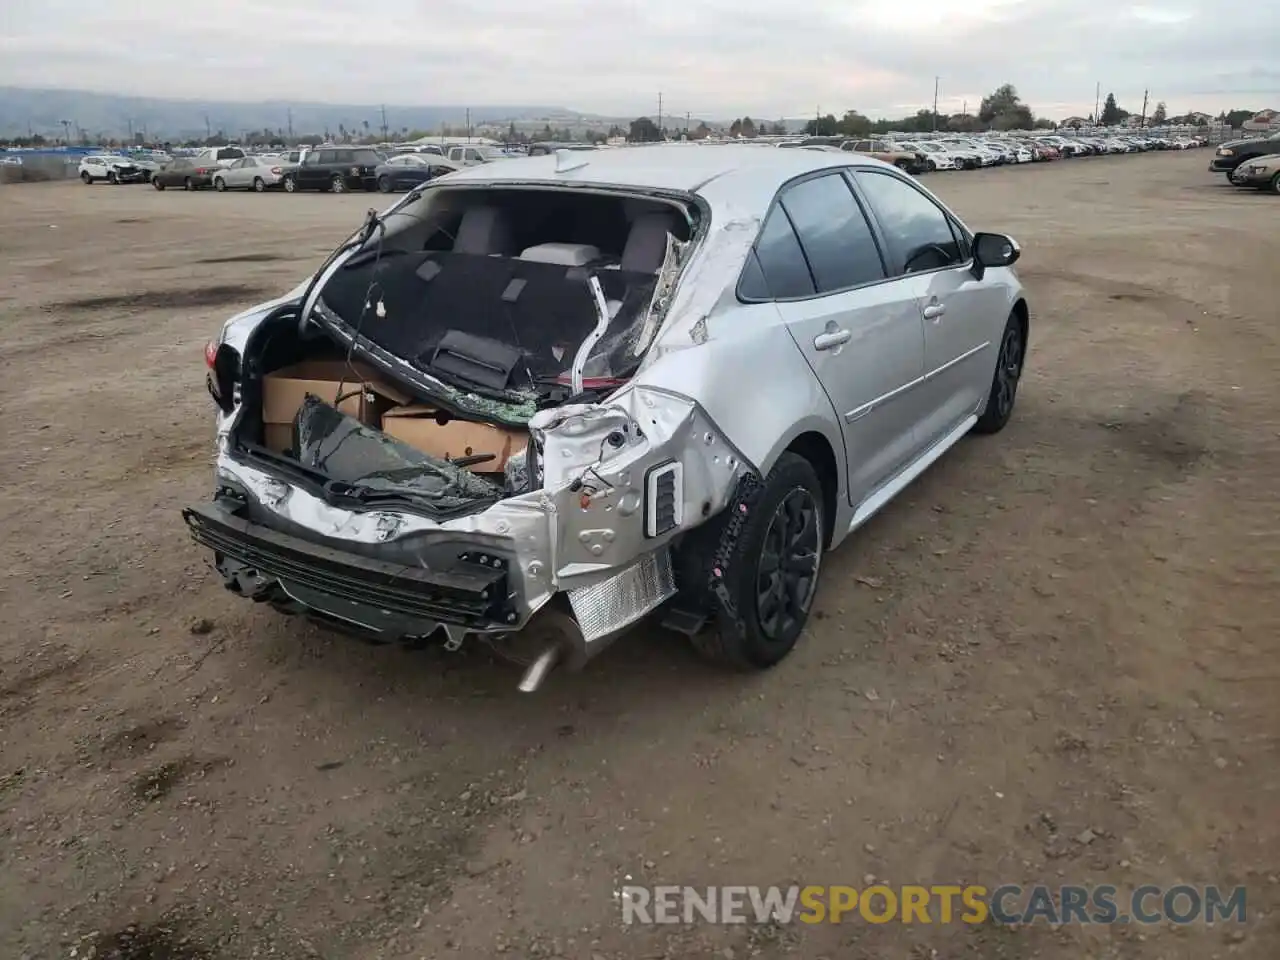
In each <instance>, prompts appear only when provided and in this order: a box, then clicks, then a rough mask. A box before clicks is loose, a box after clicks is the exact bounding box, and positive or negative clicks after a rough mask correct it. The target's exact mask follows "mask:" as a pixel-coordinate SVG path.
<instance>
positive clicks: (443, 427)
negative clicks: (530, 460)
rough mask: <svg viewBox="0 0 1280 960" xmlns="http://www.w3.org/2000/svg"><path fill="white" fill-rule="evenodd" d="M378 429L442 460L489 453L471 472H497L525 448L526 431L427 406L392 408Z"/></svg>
mask: <svg viewBox="0 0 1280 960" xmlns="http://www.w3.org/2000/svg"><path fill="white" fill-rule="evenodd" d="M382 432H383V433H385V434H386V435H387V436H389V437H395V438H396V439H397V440H402V441H403V442H405V443H407V444H409V446H411V447H414V448H415V449H417V450H421V451H422V452H423V453H427V454H430V455H431V456H433V457H439V458H441V459H442V460H458V459H461V458H462V457H473V456H478V455H480V454H486V453H489V454H493V459H492V460H486V461H485V462H484V463H477V464H474V465H473V466H472V467H471V468H470V469H471V470H472V472H474V473H500V472H502V470H503V469H504V468H505V467H506V465H507V461H508V460H510V459H511V456H512V455H513V454H516V453H519V452H520V451H521V450H523V449H525V447H526V446H528V443H529V434H528V433H527V432H526V431H523V430H512V429H509V428H506V427H496V426H494V425H493V424H489V423H476V422H474V421H471V420H458V419H453V418H450V417H449V415H448V414H447V413H444V412H443V411H440V410H437V409H435V408H434V407H429V406H420V405H413V406H405V407H392V408H391V409H390V410H387V411H385V412H384V413H383V415H382Z"/></svg>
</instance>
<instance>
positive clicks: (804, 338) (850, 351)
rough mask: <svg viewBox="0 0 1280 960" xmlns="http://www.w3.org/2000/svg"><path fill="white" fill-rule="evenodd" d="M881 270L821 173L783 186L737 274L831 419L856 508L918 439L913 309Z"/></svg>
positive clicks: (857, 219)
mask: <svg viewBox="0 0 1280 960" xmlns="http://www.w3.org/2000/svg"><path fill="white" fill-rule="evenodd" d="M886 276H887V274H886V269H885V263H884V259H883V257H882V255H881V251H880V249H879V247H878V245H877V243H876V240H875V237H874V236H873V234H872V231H871V228H870V226H869V224H868V222H867V219H866V217H865V215H864V213H863V211H862V209H861V207H860V205H859V203H858V201H857V199H856V198H855V197H854V194H853V191H852V190H851V189H850V185H849V181H848V180H847V179H846V177H845V175H844V174H843V173H841V172H840V171H828V172H824V173H822V174H820V175H818V176H815V177H810V178H808V179H804V180H800V181H798V182H794V183H792V184H789V185H788V186H787V187H785V188H784V189H783V190H782V192H781V193H780V194H779V199H778V201H777V202H776V203H775V205H774V207H773V210H772V212H771V213H770V214H769V216H768V218H767V219H766V221H765V225H764V228H763V229H762V230H761V233H760V239H759V240H758V241H757V244H756V251H755V259H754V261H752V262H750V263H749V264H748V271H747V274H746V276H745V279H744V289H749V288H750V287H752V286H753V285H754V286H755V287H756V288H757V289H758V290H759V291H760V293H762V294H763V296H761V297H760V298H761V299H763V298H768V299H772V300H774V302H775V303H776V305H777V308H778V311H779V313H780V314H781V315H782V318H783V320H784V321H785V322H786V324H787V328H788V330H789V331H790V333H791V336H792V338H793V339H794V340H795V342H796V345H797V346H798V347H799V348H800V350H801V352H802V353H803V354H804V356H805V359H806V360H807V361H808V363H809V366H810V367H811V369H812V370H813V372H814V375H815V376H816V377H817V379H818V381H819V382H820V383H821V384H822V387H823V389H824V390H825V391H826V394H827V396H828V397H829V398H830V400H831V403H832V405H833V406H834V407H835V409H836V412H837V414H838V415H839V417H840V421H841V429H842V432H843V435H844V441H845V456H846V460H847V472H848V488H849V500H850V503H852V504H855V505H856V504H858V503H859V502H861V501H862V500H864V499H865V498H866V497H867V496H868V495H869V494H870V493H872V492H873V491H874V490H875V489H876V488H877V487H878V486H880V485H881V484H883V483H884V482H885V481H886V480H888V479H889V478H891V477H892V476H893V474H894V473H896V472H897V470H898V469H899V468H900V467H902V466H903V465H904V464H905V463H906V462H908V461H909V460H910V459H911V458H912V456H913V453H914V451H915V449H916V444H917V440H916V429H915V428H916V420H917V419H918V415H919V412H918V408H917V407H916V405H915V401H914V398H913V397H912V396H911V394H912V392H913V389H914V387H915V385H917V384H918V382H919V381H920V378H921V374H922V370H923V364H924V344H923V333H922V329H921V320H920V309H919V306H918V304H917V302H916V299H915V297H913V296H911V295H910V294H909V293H907V294H905V295H904V293H903V291H902V290H901V289H900V288H899V286H898V284H896V283H894V282H891V281H887V280H886ZM751 298H752V299H754V298H755V296H754V295H753V296H752V297H751Z"/></svg>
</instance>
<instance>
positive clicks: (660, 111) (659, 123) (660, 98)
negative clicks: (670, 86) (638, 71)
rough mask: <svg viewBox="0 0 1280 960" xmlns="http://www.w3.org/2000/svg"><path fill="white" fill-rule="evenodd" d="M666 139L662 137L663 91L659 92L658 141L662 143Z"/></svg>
mask: <svg viewBox="0 0 1280 960" xmlns="http://www.w3.org/2000/svg"><path fill="white" fill-rule="evenodd" d="M665 139H666V138H665V137H664V136H663V135H662V91H661V90H659V91H658V140H659V141H662V140H665Z"/></svg>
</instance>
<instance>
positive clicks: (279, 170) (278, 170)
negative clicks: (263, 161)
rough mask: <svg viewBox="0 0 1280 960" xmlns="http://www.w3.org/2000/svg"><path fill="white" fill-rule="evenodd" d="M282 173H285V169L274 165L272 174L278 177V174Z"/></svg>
mask: <svg viewBox="0 0 1280 960" xmlns="http://www.w3.org/2000/svg"><path fill="white" fill-rule="evenodd" d="M282 173H284V171H283V170H281V169H280V168H279V167H272V168H271V174H272V176H276V177H278V176H280V174H282Z"/></svg>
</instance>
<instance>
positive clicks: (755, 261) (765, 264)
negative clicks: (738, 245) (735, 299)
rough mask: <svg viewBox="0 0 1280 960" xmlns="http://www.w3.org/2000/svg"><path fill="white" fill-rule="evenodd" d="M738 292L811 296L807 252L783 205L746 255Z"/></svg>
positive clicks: (780, 297) (751, 295)
mask: <svg viewBox="0 0 1280 960" xmlns="http://www.w3.org/2000/svg"><path fill="white" fill-rule="evenodd" d="M738 291H739V293H740V294H741V295H742V297H743V298H744V299H746V300H774V299H777V300H787V299H790V298H792V297H811V296H813V293H814V287H813V277H812V275H811V274H810V273H809V265H808V264H807V263H805V259H804V251H803V250H801V249H800V241H799V240H797V239H796V234H795V231H794V230H793V229H792V228H791V220H790V219H789V218H788V217H787V212H786V211H785V210H783V209H782V206H781V204H779V205H777V206H775V207H774V208H773V212H772V213H771V214H769V217H768V219H767V220H765V222H764V228H763V229H762V230H761V231H760V236H759V237H758V238H756V245H755V249H754V250H753V251H752V253H751V255H750V256H748V257H747V264H746V269H745V270H744V271H743V274H742V282H741V283H740V284H739V287H738Z"/></svg>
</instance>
